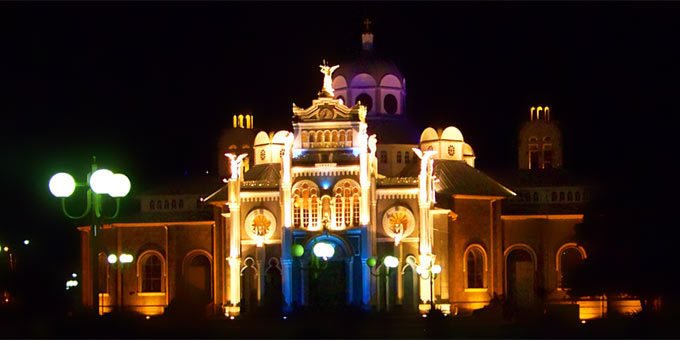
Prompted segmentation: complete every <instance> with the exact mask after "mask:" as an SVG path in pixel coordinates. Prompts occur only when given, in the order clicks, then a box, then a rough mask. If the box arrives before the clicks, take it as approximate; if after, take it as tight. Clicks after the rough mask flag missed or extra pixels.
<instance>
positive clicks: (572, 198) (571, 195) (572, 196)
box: [567, 191, 574, 202]
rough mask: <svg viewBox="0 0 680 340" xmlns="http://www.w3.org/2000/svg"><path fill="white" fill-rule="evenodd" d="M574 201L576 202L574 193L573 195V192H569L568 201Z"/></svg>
mask: <svg viewBox="0 0 680 340" xmlns="http://www.w3.org/2000/svg"><path fill="white" fill-rule="evenodd" d="M573 200H574V193H572V192H571V191H569V192H568V193H567V201H569V202H571V201H573Z"/></svg>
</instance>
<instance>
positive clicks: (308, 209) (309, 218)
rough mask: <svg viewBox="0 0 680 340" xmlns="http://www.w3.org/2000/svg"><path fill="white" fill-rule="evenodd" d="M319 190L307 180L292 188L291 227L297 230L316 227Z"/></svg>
mask: <svg viewBox="0 0 680 340" xmlns="http://www.w3.org/2000/svg"><path fill="white" fill-rule="evenodd" d="M318 195H319V188H318V187H317V186H316V184H315V183H314V182H312V181H309V180H304V181H300V182H297V183H296V184H295V185H294V186H293V199H294V201H293V225H294V226H295V227H299V228H313V227H315V226H317V225H318V216H317V214H316V213H317V209H318Z"/></svg>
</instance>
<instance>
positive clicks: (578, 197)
mask: <svg viewBox="0 0 680 340" xmlns="http://www.w3.org/2000/svg"><path fill="white" fill-rule="evenodd" d="M576 201H577V202H580V201H581V192H580V191H577V192H576Z"/></svg>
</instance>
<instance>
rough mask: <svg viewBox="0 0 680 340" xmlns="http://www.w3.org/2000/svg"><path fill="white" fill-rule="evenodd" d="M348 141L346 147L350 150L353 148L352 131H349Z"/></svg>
mask: <svg viewBox="0 0 680 340" xmlns="http://www.w3.org/2000/svg"><path fill="white" fill-rule="evenodd" d="M346 141H347V143H346V146H347V147H348V148H351V147H352V130H347V137H346Z"/></svg>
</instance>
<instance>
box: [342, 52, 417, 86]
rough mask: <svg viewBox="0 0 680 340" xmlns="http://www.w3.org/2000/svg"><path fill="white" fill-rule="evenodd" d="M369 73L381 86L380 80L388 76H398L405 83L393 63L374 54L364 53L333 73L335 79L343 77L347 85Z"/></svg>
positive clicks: (343, 64)
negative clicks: (361, 75) (355, 78)
mask: <svg viewBox="0 0 680 340" xmlns="http://www.w3.org/2000/svg"><path fill="white" fill-rule="evenodd" d="M362 73H367V74H369V75H371V76H372V77H373V79H375V81H376V82H377V83H378V84H380V80H382V78H383V77H384V76H386V75H388V74H391V75H394V76H396V77H397V78H398V79H399V81H403V80H404V77H403V76H402V74H401V72H400V71H399V69H398V68H397V65H395V64H394V63H393V62H391V61H387V60H385V59H383V58H380V57H377V56H375V55H374V54H373V53H363V54H362V56H361V57H359V58H357V59H355V60H352V61H349V62H345V63H340V67H339V68H338V69H337V70H336V71H335V72H334V73H333V78H335V77H338V76H343V77H344V78H345V80H346V81H347V83H350V82H351V80H352V79H353V78H354V77H355V76H356V75H358V74H362Z"/></svg>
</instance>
